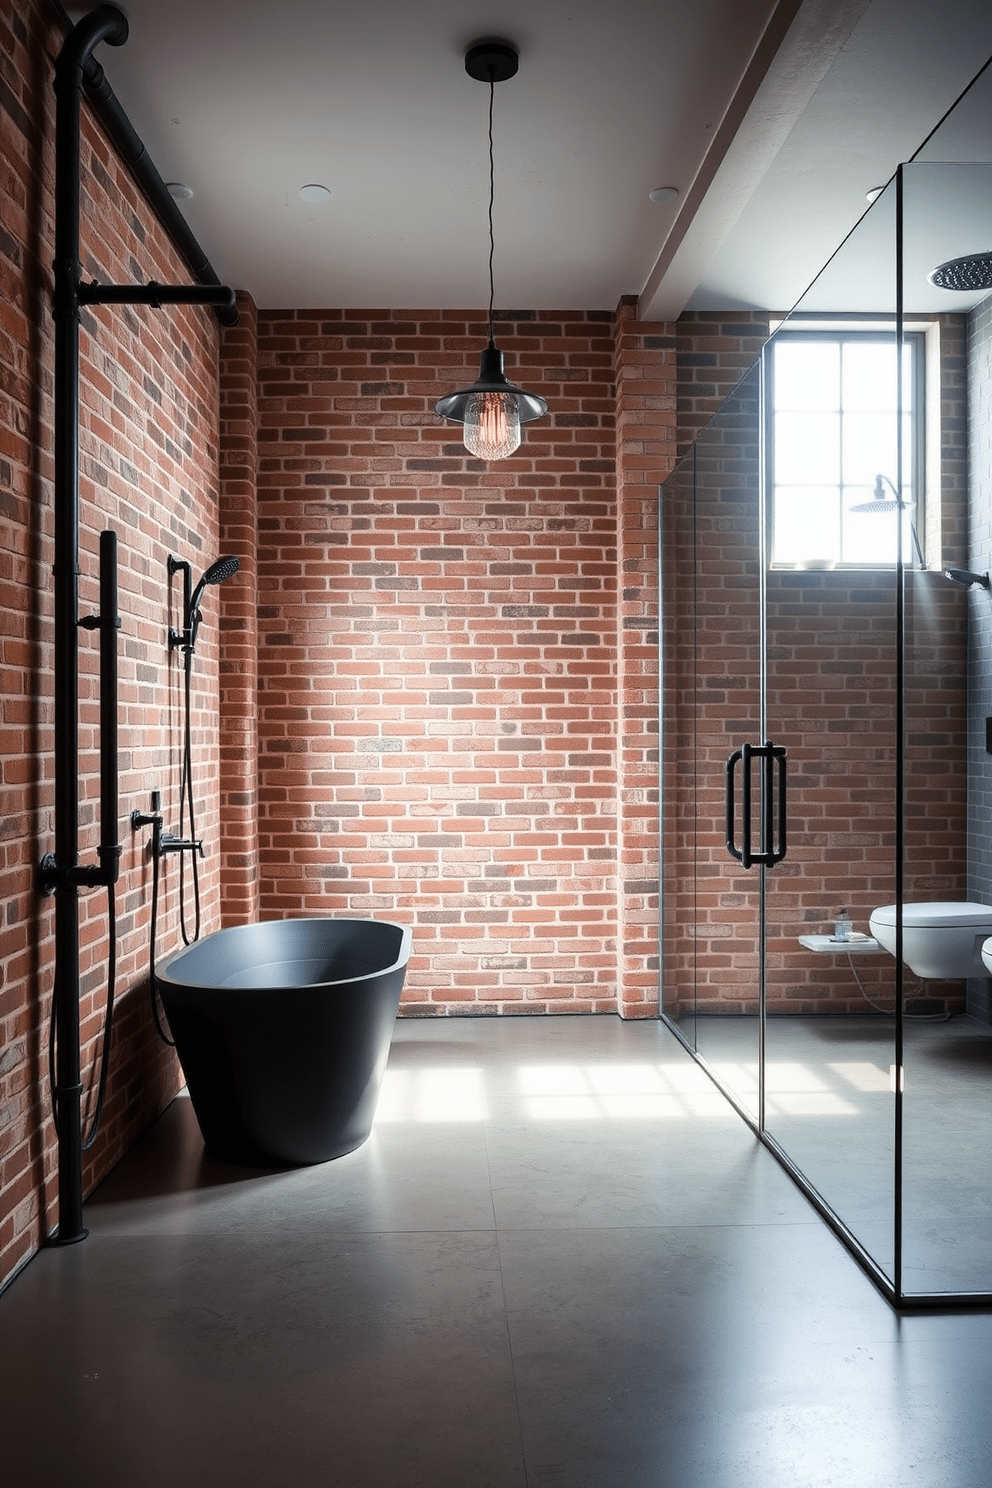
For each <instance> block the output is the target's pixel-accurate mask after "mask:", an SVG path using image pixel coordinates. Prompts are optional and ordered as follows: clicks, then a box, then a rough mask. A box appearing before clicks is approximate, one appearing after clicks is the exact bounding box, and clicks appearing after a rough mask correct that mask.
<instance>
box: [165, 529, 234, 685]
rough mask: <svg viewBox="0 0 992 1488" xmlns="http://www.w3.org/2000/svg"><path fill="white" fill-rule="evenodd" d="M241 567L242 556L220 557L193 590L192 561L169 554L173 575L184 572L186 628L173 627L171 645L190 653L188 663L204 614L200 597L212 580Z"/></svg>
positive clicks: (216, 581)
mask: <svg viewBox="0 0 992 1488" xmlns="http://www.w3.org/2000/svg"><path fill="white" fill-rule="evenodd" d="M240 567H241V559H240V558H231V557H228V558H218V559H217V561H216V562H215V563H211V565H210V567H209V568H208V569H207V571H206V573H205V574H204V575H203V577H202V578H201V579H200V581H199V583H198V584H197V586H196V588H195V589H194V590H193V592H192V594H191V593H190V585H191V583H192V572H191V570H190V566H189V564H188V563H187V562H186V560H185V559H184V558H174V557H173V556H172V554H171V553H170V554H169V577H170V579H171V577H172V575H173V574H175V573H181V574H182V576H183V628H182V630H170V631H169V647H170V649H171V648H172V647H173V646H181V647H182V649H183V651H184V652H185V654H186V657H187V664H188V658H189V657H190V656H192V654H193V647H194V646H195V645H196V632H197V631H198V630H199V628H200V621H201V619H202V618H203V617H202V615H201V613H200V600H201V598H202V596H203V591H204V589H205V588H206V587H207V585H208V584H223V582H224V580H225V579H229V578H230V577H231V576H232V574H236V573H237V571H238V569H239V568H240Z"/></svg>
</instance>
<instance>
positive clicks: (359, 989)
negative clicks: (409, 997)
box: [155, 919, 411, 1167]
mask: <svg viewBox="0 0 992 1488" xmlns="http://www.w3.org/2000/svg"><path fill="white" fill-rule="evenodd" d="M410 943H411V935H410V931H409V930H408V929H407V928H406V927H405V926H403V925H393V924H390V923H389V922H388V921H385V920H335V919H318V920H266V921H262V922H260V923H258V924H254V925H235V926H232V927H231V928H230V929H228V930H218V931H217V932H216V934H214V935H208V936H207V937H206V938H205V939H204V940H201V941H197V943H196V944H195V945H191V946H185V947H184V948H183V949H182V950H180V951H176V952H175V953H174V954H173V955H171V956H167V957H166V958H165V959H164V960H163V961H161V962H160V963H159V965H158V966H157V967H156V968H155V979H156V982H157V985H158V990H159V995H160V996H161V999H162V1006H163V1007H164V1008H165V1013H166V1016H167V1018H168V1020H169V1027H170V1029H171V1031H172V1037H173V1038H174V1039H175V1041H176V1052H177V1054H178V1055H179V1062H180V1063H181V1065H182V1067H183V1073H184V1075H185V1076H186V1084H187V1087H188V1089H189V1095H190V1099H191V1101H192V1103H193V1110H194V1112H195V1113H196V1119H197V1121H198V1122H199V1124H200V1131H201V1132H202V1133H203V1140H204V1142H205V1143H206V1146H207V1150H208V1151H209V1152H210V1153H211V1154H212V1156H214V1157H217V1158H220V1159H221V1160H222V1161H224V1162H233V1163H242V1164H246V1165H247V1166H250V1167H273V1166H276V1165H279V1164H295V1163H318V1162H326V1161H327V1160H328V1159H329V1158H332V1157H340V1156H341V1155H342V1154H343V1153H345V1152H351V1151H353V1149H354V1148H356V1147H359V1146H361V1144H362V1143H363V1142H364V1141H365V1139H366V1137H367V1136H368V1134H369V1132H370V1131H371V1129H372V1118H373V1116H374V1115H375V1106H376V1100H377V1099H378V1095H379V1085H380V1083H381V1081H382V1075H383V1071H384V1070H385V1067H386V1059H387V1056H388V1054H389V1043H390V1039H391V1038H392V1033H393V1024H394V1022H395V1020H396V1010H397V1007H398V1006H399V1000H400V992H401V991H402V988H403V978H404V976H405V974H406V965H407V961H408V960H409V958H410Z"/></svg>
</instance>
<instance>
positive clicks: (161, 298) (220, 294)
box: [79, 279, 238, 325]
mask: <svg viewBox="0 0 992 1488" xmlns="http://www.w3.org/2000/svg"><path fill="white" fill-rule="evenodd" d="M79 303H80V304H81V305H153V306H155V307H156V308H158V306H159V305H215V306H217V307H219V308H220V309H226V310H230V311H232V312H233V313H234V315H235V317H237V313H238V309H237V304H236V302H235V297H234V290H233V289H229V288H228V287H227V286H226V285H224V284H158V283H156V281H155V280H154V279H152V280H150V281H149V282H148V283H147V284H97V283H96V282H95V281H91V282H90V283H89V284H86V283H83V284H80V286H79ZM234 323H235V322H234V321H232V322H231V324H232V325H233V324H234Z"/></svg>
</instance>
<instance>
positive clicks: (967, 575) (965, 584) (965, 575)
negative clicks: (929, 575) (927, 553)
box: [944, 568, 992, 589]
mask: <svg viewBox="0 0 992 1488" xmlns="http://www.w3.org/2000/svg"><path fill="white" fill-rule="evenodd" d="M944 578H945V579H950V581H951V583H952V584H960V585H961V588H962V589H970V588H971V587H972V585H973V584H977V585H978V586H979V588H981V589H989V588H992V579H990V578H989V575H988V574H987V573H983V574H980V573H972V571H971V570H970V569H968V568H945V569H944Z"/></svg>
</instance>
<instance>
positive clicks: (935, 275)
mask: <svg viewBox="0 0 992 1488" xmlns="http://www.w3.org/2000/svg"><path fill="white" fill-rule="evenodd" d="M927 278H928V279H929V280H930V283H931V284H934V285H936V287H937V288H938V289H957V290H961V291H962V292H965V293H967V292H968V291H969V290H970V291H974V290H977V289H992V253H968V254H966V255H965V256H964V257H963V258H951V259H948V261H947V263H942V264H938V265H937V267H936V268H935V269H934V270H933V271H932V272H931V273H929V274H928V275H927Z"/></svg>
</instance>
